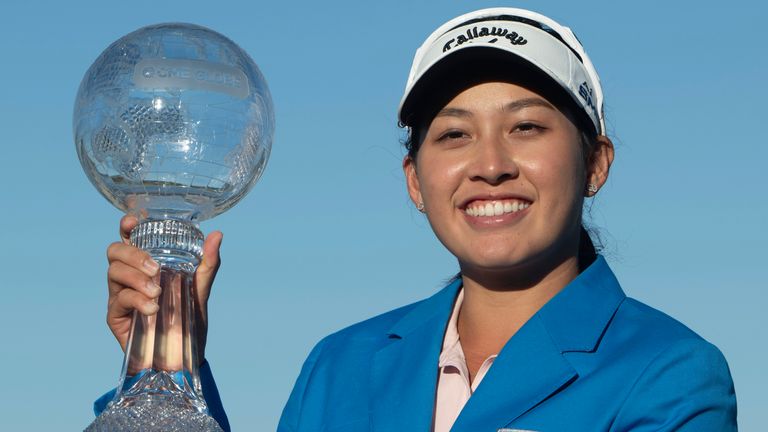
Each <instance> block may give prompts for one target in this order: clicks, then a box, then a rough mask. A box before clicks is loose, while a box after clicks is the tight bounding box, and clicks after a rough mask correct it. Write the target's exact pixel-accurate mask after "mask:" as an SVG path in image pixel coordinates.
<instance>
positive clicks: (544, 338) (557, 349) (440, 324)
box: [370, 256, 625, 432]
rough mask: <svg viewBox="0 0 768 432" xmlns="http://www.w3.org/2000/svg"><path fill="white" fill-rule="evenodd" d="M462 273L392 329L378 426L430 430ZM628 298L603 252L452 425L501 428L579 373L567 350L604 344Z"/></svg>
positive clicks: (376, 412)
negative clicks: (440, 365)
mask: <svg viewBox="0 0 768 432" xmlns="http://www.w3.org/2000/svg"><path fill="white" fill-rule="evenodd" d="M460 288H461V278H459V277H457V278H455V279H454V280H452V281H451V282H450V283H449V284H448V285H447V286H446V287H445V288H444V289H442V290H440V291H439V292H438V293H436V294H435V295H433V296H432V297H430V298H428V299H426V300H424V301H422V302H420V303H418V304H417V305H415V306H414V307H413V309H412V310H411V311H409V312H408V313H407V314H406V315H405V316H403V318H401V319H400V320H399V321H398V322H397V323H395V324H394V325H393V326H392V327H391V328H390V329H389V331H388V332H387V337H388V338H389V340H388V343H386V344H385V345H384V347H383V348H382V349H380V350H379V351H378V352H377V353H376V354H375V356H374V358H373V364H372V369H371V370H372V377H371V384H372V393H371V396H372V398H371V401H370V404H371V406H370V409H371V415H372V417H373V419H372V420H373V425H374V430H375V431H379V430H382V431H383V430H386V431H390V430H429V428H430V426H431V424H432V415H433V410H434V403H435V391H436V387H437V376H438V374H437V372H438V366H437V365H438V358H439V356H440V350H441V348H442V342H443V336H444V333H445V326H446V325H447V323H448V318H449V316H450V313H451V310H452V306H453V303H454V301H455V299H456V295H457V293H458V290H459V289H460ZM624 298H625V295H624V293H623V292H622V290H621V288H620V287H619V284H618V282H617V281H616V278H615V276H614V275H613V273H612V272H611V270H610V268H609V267H608V264H607V263H606V262H605V259H604V258H603V257H602V256H598V258H597V259H596V260H595V262H594V263H592V265H591V266H589V267H588V268H587V269H585V270H584V271H583V272H582V273H581V274H580V275H579V276H578V277H577V278H576V279H574V280H573V281H572V282H571V283H570V284H568V285H567V286H566V287H565V288H564V289H563V290H562V291H561V292H560V293H558V294H557V295H556V296H555V297H554V298H552V299H551V300H550V301H549V302H548V303H547V304H546V305H544V307H542V308H541V310H539V312H537V313H536V314H535V315H534V316H533V317H532V318H531V319H530V320H529V321H528V322H527V323H526V324H525V325H524V326H523V327H522V328H521V329H520V330H519V331H518V332H517V333H516V334H515V335H514V336H513V337H512V338H511V339H510V340H509V341H508V342H507V344H506V345H505V346H504V348H503V349H502V351H501V352H500V353H499V356H498V357H497V358H496V359H495V360H494V363H493V366H492V367H491V369H490V370H489V371H488V373H487V375H486V376H485V378H483V381H482V382H481V383H480V386H478V388H477V390H476V392H475V393H474V395H473V396H472V397H471V398H470V400H469V402H468V403H467V405H466V406H465V407H464V409H463V410H462V412H461V414H460V415H459V418H458V419H457V421H456V423H455V424H454V427H453V428H452V431H457V432H459V431H468V432H469V431H477V430H497V429H499V428H503V427H504V426H506V425H508V424H509V423H511V422H512V421H514V420H515V419H516V418H518V417H519V416H521V415H522V414H524V413H525V412H526V411H528V410H529V409H531V408H532V407H533V406H535V405H536V404H538V403H539V402H541V401H542V400H544V399H545V398H547V397H548V396H549V395H551V394H552V393H554V392H556V391H557V390H559V389H560V388H562V387H564V386H566V385H568V384H569V383H570V382H571V381H573V380H574V379H576V377H577V372H576V370H575V369H574V368H573V367H572V366H571V364H570V363H569V362H568V360H567V359H566V358H565V357H564V356H563V353H565V352H572V351H584V352H589V351H592V350H594V349H595V348H596V346H597V344H598V343H599V341H600V337H601V336H602V334H603V332H604V330H605V328H606V326H607V325H608V323H609V322H610V320H611V318H612V317H613V314H614V313H615V311H616V309H617V308H618V306H619V304H620V303H621V302H622V301H623V299H624Z"/></svg>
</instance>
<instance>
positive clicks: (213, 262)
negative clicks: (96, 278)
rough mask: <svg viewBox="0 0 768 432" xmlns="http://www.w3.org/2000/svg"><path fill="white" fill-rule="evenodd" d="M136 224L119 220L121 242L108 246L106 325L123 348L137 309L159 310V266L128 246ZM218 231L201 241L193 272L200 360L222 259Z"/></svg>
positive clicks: (128, 218)
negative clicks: (212, 295) (211, 298)
mask: <svg viewBox="0 0 768 432" xmlns="http://www.w3.org/2000/svg"><path fill="white" fill-rule="evenodd" d="M137 224H138V220H137V219H136V218H135V217H133V216H124V217H123V218H122V219H121V220H120V238H121V241H119V242H115V243H112V244H111V245H109V247H108V248H107V259H108V260H109V269H108V271H107V286H108V287H109V300H108V302H107V325H108V326H109V329H110V330H111V331H112V334H114V335H115V338H116V339H117V341H118V342H119V343H120V346H121V347H122V349H123V351H125V346H126V344H127V343H128V335H129V334H130V332H131V318H132V316H133V311H134V310H137V311H139V313H141V314H144V315H153V314H155V313H157V311H158V305H157V303H156V299H157V298H158V296H160V287H159V286H158V285H157V283H158V281H159V270H160V266H159V265H158V263H157V262H155V261H154V260H153V259H152V258H151V257H150V256H149V254H148V253H146V252H144V251H142V250H141V249H139V248H136V247H134V246H131V244H130V239H129V237H130V233H131V230H132V229H133V228H134V227H135V226H136V225H137ZM222 237H223V235H222V233H221V231H214V232H212V233H210V234H209V235H208V237H206V239H205V242H204V243H203V260H202V262H201V263H200V265H199V266H198V267H197V272H196V273H195V286H194V291H195V293H194V295H195V302H196V306H197V307H196V313H197V315H196V317H195V318H196V322H195V324H196V329H197V343H198V353H199V356H200V360H201V361H202V360H203V359H204V358H205V342H206V336H207V334H208V297H209V296H210V294H211V285H213V280H214V278H215V277H216V272H217V271H218V270H219V265H221V260H220V257H219V248H220V247H221V240H222Z"/></svg>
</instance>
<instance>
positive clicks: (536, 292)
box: [458, 255, 579, 363]
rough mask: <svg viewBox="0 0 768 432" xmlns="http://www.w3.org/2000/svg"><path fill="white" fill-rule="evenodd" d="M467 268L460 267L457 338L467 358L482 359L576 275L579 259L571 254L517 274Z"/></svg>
mask: <svg viewBox="0 0 768 432" xmlns="http://www.w3.org/2000/svg"><path fill="white" fill-rule="evenodd" d="M468 270H469V271H467V272H465V271H464V269H462V280H463V284H464V302H463V303H462V305H461V310H460V312H459V321H458V331H459V338H460V339H461V345H462V348H463V349H464V353H465V356H466V357H467V360H468V362H470V361H471V359H472V358H475V359H481V360H480V362H481V363H482V361H483V360H484V359H485V358H487V357H488V356H490V355H492V354H497V353H498V352H499V351H501V348H503V346H504V344H506V342H507V341H508V340H509V339H510V338H511V337H512V336H513V335H514V334H515V333H516V332H517V331H518V330H519V329H520V327H522V326H523V325H524V324H525V323H526V322H527V321H528V320H529V319H530V318H531V317H532V316H533V315H534V314H535V313H536V312H538V311H539V309H541V307H542V306H544V304H546V303H547V302H548V301H549V300H550V299H551V298H552V297H554V296H555V295H557V293H559V292H560V291H561V290H562V289H563V288H564V287H565V286H566V285H568V283H570V282H571V281H572V280H573V279H575V278H576V276H578V274H579V263H578V258H577V256H575V255H574V256H570V257H567V258H565V259H563V260H561V261H560V262H559V263H558V264H557V265H555V266H554V267H550V268H549V269H546V270H544V271H542V270H540V271H538V272H537V271H535V270H534V269H530V268H529V269H525V270H524V271H521V272H517V273H518V275H517V277H515V276H514V275H509V274H501V273H499V272H487V271H486V272H478V271H472V270H470V269H468ZM519 274H525V275H526V277H522V278H521V277H519Z"/></svg>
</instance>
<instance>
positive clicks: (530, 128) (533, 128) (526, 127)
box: [512, 122, 547, 135]
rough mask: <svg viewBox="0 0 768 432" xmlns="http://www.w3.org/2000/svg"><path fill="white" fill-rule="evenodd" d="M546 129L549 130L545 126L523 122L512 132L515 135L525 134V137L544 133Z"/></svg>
mask: <svg viewBox="0 0 768 432" xmlns="http://www.w3.org/2000/svg"><path fill="white" fill-rule="evenodd" d="M546 129H547V128H545V127H544V126H541V125H538V124H536V123H533V122H523V123H518V124H517V125H515V127H514V129H513V130H512V132H513V133H519V134H523V135H533V134H536V133H540V132H543V131H544V130H546Z"/></svg>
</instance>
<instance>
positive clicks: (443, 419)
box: [432, 289, 497, 432]
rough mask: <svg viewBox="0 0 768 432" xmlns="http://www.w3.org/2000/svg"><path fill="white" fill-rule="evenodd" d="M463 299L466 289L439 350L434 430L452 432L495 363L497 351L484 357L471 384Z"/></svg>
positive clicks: (461, 293) (458, 297)
mask: <svg viewBox="0 0 768 432" xmlns="http://www.w3.org/2000/svg"><path fill="white" fill-rule="evenodd" d="M463 301H464V289H462V290H461V291H459V295H458V296H457V297H456V304H455V305H454V306H453V312H452V313H451V319H450V320H449V321H448V327H447V328H446V330H445V337H444V338H443V350H442V351H441V352H440V360H439V362H438V367H439V368H440V373H439V376H438V381H437V397H436V399H435V420H434V424H433V426H432V430H433V431H434V432H449V431H450V430H451V426H453V423H454V422H455V421H456V418H458V417H459V413H460V412H461V409H462V408H464V405H465V404H466V403H467V401H468V400H469V398H470V396H472V393H473V392H474V391H475V389H476V388H477V386H478V385H480V381H482V380H483V377H485V374H486V373H487V372H488V369H490V368H491V365H493V360H494V359H496V356H497V355H496V354H494V355H492V356H490V357H488V358H487V359H485V361H484V362H483V364H482V365H481V366H480V369H479V370H478V371H477V376H475V380H474V381H473V382H472V384H471V385H470V384H469V368H468V367H467V360H466V358H465V357H464V350H463V349H462V348H461V341H459V329H458V327H457V322H458V320H459V310H460V309H461V303H462V302H463Z"/></svg>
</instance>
